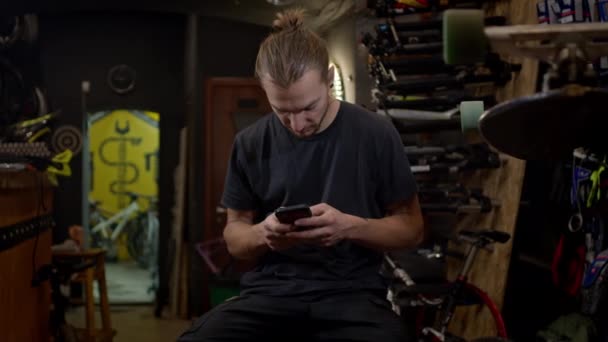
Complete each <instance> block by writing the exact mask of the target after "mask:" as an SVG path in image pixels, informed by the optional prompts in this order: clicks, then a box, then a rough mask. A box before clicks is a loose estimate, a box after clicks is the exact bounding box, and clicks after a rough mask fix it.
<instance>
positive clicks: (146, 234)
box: [90, 192, 159, 269]
mask: <svg viewBox="0 0 608 342" xmlns="http://www.w3.org/2000/svg"><path fill="white" fill-rule="evenodd" d="M126 195H128V196H129V198H130V199H131V203H130V204H129V205H128V206H127V207H125V208H124V209H122V210H121V211H119V212H117V213H115V214H113V215H108V213H107V212H104V210H103V209H102V208H101V206H100V204H101V203H100V202H91V203H90V207H91V214H90V218H91V227H92V228H91V237H92V243H93V245H94V246H95V247H100V248H104V249H105V250H106V251H107V253H108V257H109V258H114V257H116V255H117V243H116V240H117V239H118V237H119V236H121V234H126V241H127V250H128V252H129V255H130V256H131V257H132V258H133V259H134V260H135V261H137V263H138V264H139V265H140V266H141V267H142V268H145V269H150V268H156V265H157V263H158V262H157V258H158V230H159V222H158V217H157V214H156V197H154V196H146V195H141V194H136V193H133V192H128V193H126ZM140 198H141V199H146V200H148V201H149V203H150V206H149V208H148V210H145V211H144V210H142V209H141V206H140V205H139V203H138V199H140ZM104 214H105V215H104ZM108 216H109V217H108ZM106 217H108V218H106Z"/></svg>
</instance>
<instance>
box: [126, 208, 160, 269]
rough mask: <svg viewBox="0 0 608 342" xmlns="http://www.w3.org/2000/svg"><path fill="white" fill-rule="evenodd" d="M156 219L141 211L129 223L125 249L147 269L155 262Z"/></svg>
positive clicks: (156, 241)
mask: <svg viewBox="0 0 608 342" xmlns="http://www.w3.org/2000/svg"><path fill="white" fill-rule="evenodd" d="M157 236H158V219H157V218H156V217H155V216H153V215H148V214H147V213H143V214H141V215H139V216H138V217H137V218H136V219H135V220H132V221H131V223H130V224H129V229H128V237H127V241H128V242H127V249H128V251H129V254H130V255H131V257H132V258H133V259H134V260H135V261H136V262H137V264H139V266H140V267H141V268H144V269H148V268H150V267H152V266H154V263H155V262H156V250H157V244H158V238H157Z"/></svg>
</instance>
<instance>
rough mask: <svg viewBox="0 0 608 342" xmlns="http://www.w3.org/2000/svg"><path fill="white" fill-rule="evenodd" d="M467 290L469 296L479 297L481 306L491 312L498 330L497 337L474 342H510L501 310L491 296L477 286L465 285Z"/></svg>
mask: <svg viewBox="0 0 608 342" xmlns="http://www.w3.org/2000/svg"><path fill="white" fill-rule="evenodd" d="M465 288H466V290H467V291H468V292H469V294H472V295H473V296H475V297H477V299H479V301H480V303H481V304H480V305H483V306H485V307H486V308H487V309H488V310H489V311H490V315H491V316H492V319H493V321H494V325H495V329H496V336H492V337H481V338H478V339H474V340H473V341H475V342H483V341H486V342H492V341H496V342H499V341H500V342H505V341H508V340H507V337H508V335H507V329H506V326H505V322H504V320H503V318H502V314H501V313H500V310H499V309H498V307H497V306H496V304H495V303H494V301H492V299H491V298H490V296H488V294H487V293H486V292H485V291H483V290H482V289H480V288H478V287H477V286H475V285H473V284H471V283H467V284H465ZM483 339H486V340H483Z"/></svg>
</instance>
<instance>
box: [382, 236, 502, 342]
mask: <svg viewBox="0 0 608 342" xmlns="http://www.w3.org/2000/svg"><path fill="white" fill-rule="evenodd" d="M460 239H461V240H464V241H466V242H469V243H471V246H470V247H469V250H468V251H467V253H466V258H465V261H464V264H463V266H462V268H461V270H460V272H459V273H458V276H457V277H456V280H454V281H453V282H452V283H451V284H450V285H449V291H448V293H447V294H446V295H444V296H443V297H441V298H427V297H426V296H425V294H424V293H419V294H417V299H416V300H414V301H412V302H410V303H411V304H410V305H413V306H422V307H438V308H439V311H438V316H437V319H435V320H434V324H433V325H432V326H422V322H420V321H419V322H418V324H419V326H418V330H419V331H420V332H421V335H422V336H421V337H423V338H428V339H429V340H428V341H433V342H444V341H452V339H449V334H448V331H447V329H448V326H449V324H450V322H451V320H452V318H453V317H454V312H455V309H456V306H457V299H459V298H462V297H463V295H464V294H465V293H467V291H468V293H473V294H474V295H475V296H476V297H477V298H479V299H480V300H481V302H482V303H483V304H484V305H485V306H487V308H488V309H489V310H490V313H491V314H492V317H493V318H494V322H495V324H496V335H497V336H498V337H502V338H507V331H506V327H505V323H504V320H503V317H502V315H501V313H500V310H499V309H498V307H497V306H496V304H495V303H494V302H493V301H492V299H491V298H490V297H489V296H488V295H487V294H486V293H485V292H484V291H483V290H481V289H479V288H478V287H476V286H475V285H473V284H471V283H469V282H468V278H467V274H468V273H469V271H470V269H471V267H472V265H473V262H474V260H475V257H476V256H477V252H478V251H479V249H480V248H484V249H487V250H490V251H491V250H493V249H492V246H489V245H483V244H479V242H478V241H476V240H475V239H473V238H469V237H465V236H461V237H460ZM385 260H387V262H388V264H389V265H390V267H391V268H392V271H393V274H394V275H395V276H396V277H397V278H398V279H400V280H401V281H402V282H403V283H404V284H405V285H406V286H413V285H415V284H416V283H415V282H414V281H413V280H412V278H411V277H410V276H409V274H407V272H406V271H405V270H404V269H402V268H400V267H399V266H398V265H397V264H396V263H395V262H394V261H393V260H392V259H391V258H390V257H389V256H388V255H386V256H385ZM394 295H395V293H393V292H392V291H391V290H389V294H388V297H389V300H390V301H392V300H393V299H394V298H395V297H394ZM393 305H395V304H394V303H393ZM419 318H420V317H419ZM424 341H427V340H426V339H424Z"/></svg>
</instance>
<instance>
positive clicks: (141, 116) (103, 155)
mask: <svg viewBox="0 0 608 342" xmlns="http://www.w3.org/2000/svg"><path fill="white" fill-rule="evenodd" d="M158 119H159V114H158V113H154V112H145V111H135V110H114V111H107V112H99V113H97V114H95V115H92V116H91V120H90V122H89V124H90V129H89V132H90V134H89V135H90V152H91V164H92V165H91V183H92V184H91V185H92V188H91V191H90V198H91V199H92V200H96V201H100V202H101V203H102V204H101V207H102V208H103V210H104V211H107V212H111V213H115V212H117V211H119V210H120V209H122V208H124V207H126V206H128V205H129V201H130V200H129V197H128V196H125V195H124V194H125V192H135V193H139V194H143V195H147V196H157V194H158V189H157V178H158V146H159V131H158ZM139 204H140V205H141V206H142V208H143V209H146V208H147V207H148V201H147V200H145V199H140V201H139Z"/></svg>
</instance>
